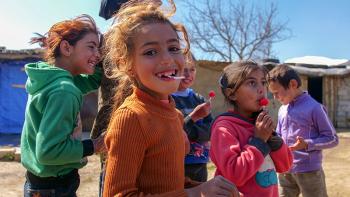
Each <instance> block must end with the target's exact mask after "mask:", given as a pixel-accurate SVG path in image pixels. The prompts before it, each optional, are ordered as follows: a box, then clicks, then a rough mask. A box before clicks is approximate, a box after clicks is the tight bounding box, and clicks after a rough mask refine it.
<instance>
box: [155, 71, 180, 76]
mask: <svg viewBox="0 0 350 197" xmlns="http://www.w3.org/2000/svg"><path fill="white" fill-rule="evenodd" d="M175 75H176V74H175V70H173V71H169V72H163V73H160V74H157V77H161V78H171V77H172V76H175Z"/></svg>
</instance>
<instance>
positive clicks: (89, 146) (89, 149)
mask: <svg viewBox="0 0 350 197" xmlns="http://www.w3.org/2000/svg"><path fill="white" fill-rule="evenodd" d="M82 143H83V157H86V156H90V155H92V154H94V144H93V143H92V140H91V139H88V140H83V141H82Z"/></svg>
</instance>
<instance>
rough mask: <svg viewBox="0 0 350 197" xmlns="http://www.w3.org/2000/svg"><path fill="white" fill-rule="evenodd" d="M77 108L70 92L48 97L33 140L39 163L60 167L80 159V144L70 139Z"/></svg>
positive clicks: (61, 92) (60, 92)
mask: <svg viewBox="0 0 350 197" xmlns="http://www.w3.org/2000/svg"><path fill="white" fill-rule="evenodd" d="M62 98H64V99H62ZM79 108H80V106H79V102H78V99H77V97H76V96H75V95H73V94H71V93H67V92H63V91H59V92H55V93H53V94H51V95H50V96H49V98H48V100H47V103H46V107H45V110H44V112H43V118H42V120H41V123H40V126H39V129H38V134H37V140H36V149H35V151H36V156H37V158H38V161H39V162H40V163H42V164H44V165H64V164H68V163H75V162H79V161H80V159H81V158H82V157H83V144H82V142H81V141H80V140H77V139H74V138H73V137H71V134H72V131H73V129H74V125H75V121H76V118H77V114H78V112H79Z"/></svg>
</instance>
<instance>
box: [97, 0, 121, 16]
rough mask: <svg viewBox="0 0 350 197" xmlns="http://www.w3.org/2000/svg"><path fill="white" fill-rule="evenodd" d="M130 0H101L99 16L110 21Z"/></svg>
mask: <svg viewBox="0 0 350 197" xmlns="http://www.w3.org/2000/svg"><path fill="white" fill-rule="evenodd" d="M127 1H128V0H101V6H100V12H99V16H101V17H103V18H104V19H106V20H108V19H110V18H111V17H112V16H113V14H115V12H116V11H117V10H119V8H120V6H121V5H122V4H123V3H125V2H127Z"/></svg>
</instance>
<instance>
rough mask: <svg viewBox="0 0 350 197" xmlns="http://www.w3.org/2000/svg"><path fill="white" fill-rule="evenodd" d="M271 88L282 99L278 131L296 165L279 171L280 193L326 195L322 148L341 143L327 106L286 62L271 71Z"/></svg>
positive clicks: (275, 96) (319, 196)
mask: <svg viewBox="0 0 350 197" xmlns="http://www.w3.org/2000/svg"><path fill="white" fill-rule="evenodd" d="M269 75H270V76H269V90H270V92H271V93H272V94H273V96H274V98H275V99H277V100H278V101H279V102H281V104H282V106H281V107H280V109H279V112H278V122H277V128H276V132H277V133H278V134H279V135H280V136H281V137H282V138H283V140H284V141H285V143H286V144H287V145H288V146H289V148H290V149H291V151H293V157H294V159H293V165H292V168H291V169H290V171H289V172H288V173H283V174H279V176H278V179H279V183H280V188H281V191H280V196H283V197H291V196H292V197H295V196H298V195H299V194H300V193H302V195H303V197H314V196H317V197H327V188H326V182H325V175H324V172H323V169H322V150H323V149H326V148H332V147H335V146H336V145H337V144H338V137H337V134H336V131H335V129H334V127H333V125H332V123H331V122H330V120H329V119H328V116H327V113H326V110H325V108H324V106H323V105H322V104H320V103H318V102H317V101H315V100H314V99H313V98H312V97H311V96H310V95H309V94H308V93H307V92H304V91H302V90H301V88H300V87H301V80H300V77H299V75H298V73H297V72H296V71H295V70H293V69H292V68H290V67H289V66H287V65H285V64H281V65H278V66H276V67H275V68H274V69H272V70H271V71H270V72H269Z"/></svg>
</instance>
